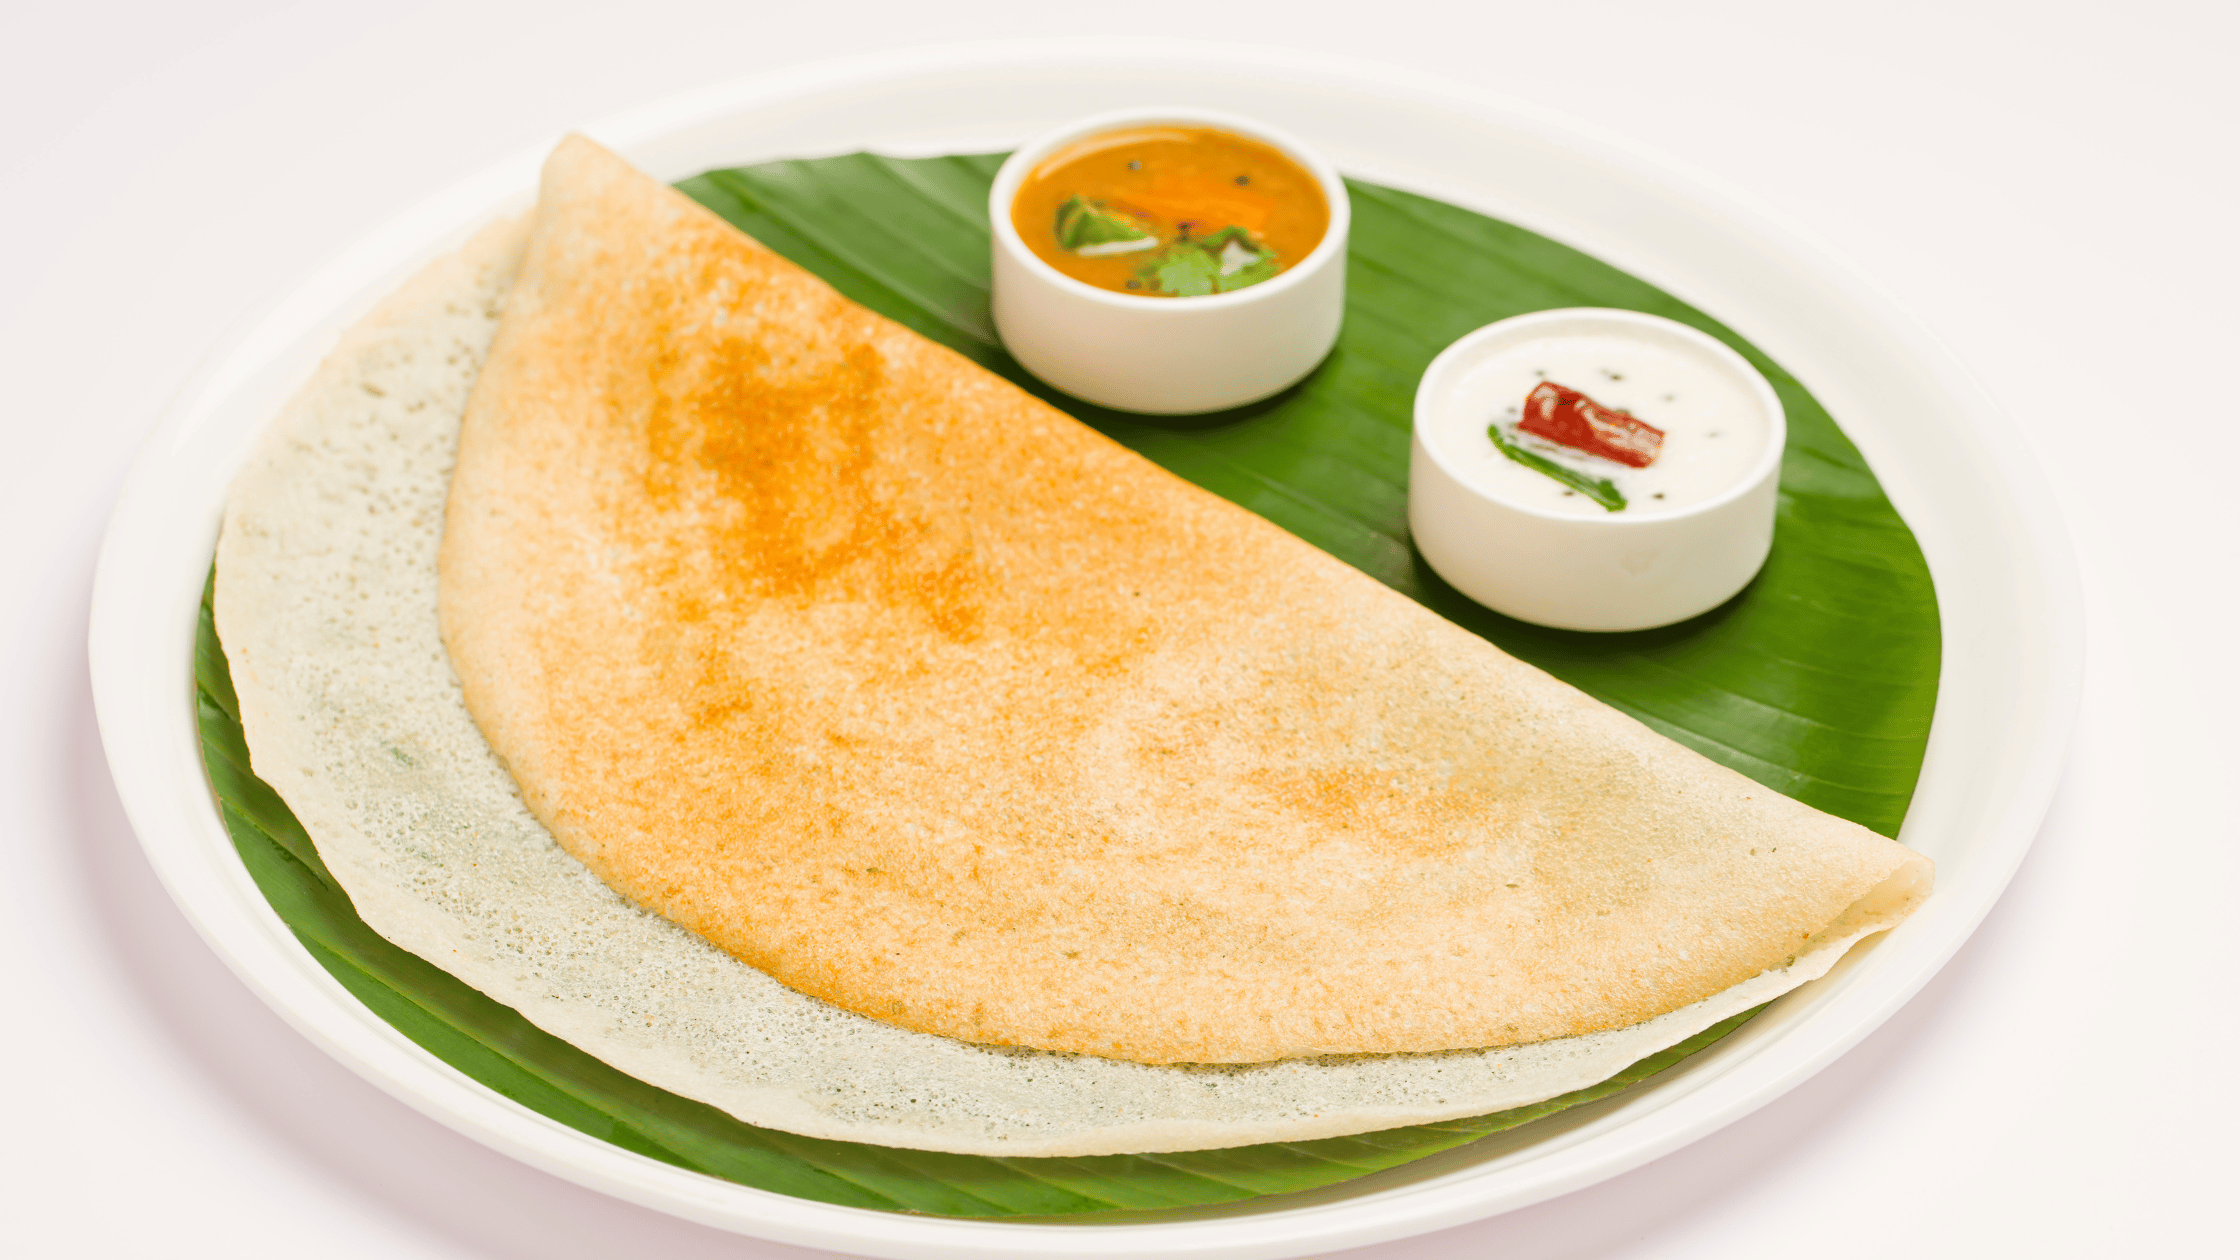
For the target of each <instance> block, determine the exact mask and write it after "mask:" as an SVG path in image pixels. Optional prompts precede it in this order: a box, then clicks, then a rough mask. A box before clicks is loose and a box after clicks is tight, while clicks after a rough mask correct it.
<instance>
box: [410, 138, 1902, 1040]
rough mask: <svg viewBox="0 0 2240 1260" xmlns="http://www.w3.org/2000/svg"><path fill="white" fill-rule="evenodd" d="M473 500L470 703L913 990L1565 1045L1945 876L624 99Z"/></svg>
mask: <svg viewBox="0 0 2240 1260" xmlns="http://www.w3.org/2000/svg"><path fill="white" fill-rule="evenodd" d="M444 528H445V533H444V540H443V548H442V553H441V568H440V573H441V616H442V626H443V634H444V640H445V643H446V645H447V647H448V649H449V652H450V656H451V660H452V662H453V664H454V666H455V667H456V668H457V670H458V673H459V676H460V679H461V681H462V683H463V684H464V688H465V698H466V703H467V707H468V709H469V710H470V711H471V712H472V714H473V716H474V718H475V720H476V722H477V724H478V725H479V726H480V728H481V730H482V732H483V734H484V735H485V736H486V737H487V738H488V740H489V742H490V744H491V746H492V748H493V749H494V750H495V751H496V753H497V754H498V756H499V757H500V758H502V759H503V760H504V762H505V764H506V765H507V766H508V767H509V768H510V769H511V771H512V774H513V776H514V778H515V780H516V781H517V782H518V784H519V785H520V788H521V791H522V793H523V796H524V799H525V800H526V801H527V803H528V805H529V807H530V808H531V809H532V810H533V811H534V812H535V814H536V815H537V817H538V818H539V819H541V820H542V821H543V822H544V823H545V825H546V826H547V827H549V828H550V830H551V832H552V834H553V835H554V836H555V837H556V838H557V839H558V840H559V841H560V843H561V844H562V845H563V846H565V847H566V848H567V849H568V851H569V852H571V853H573V854H575V855H576V856H577V857H578V858H580V859H581V860H582V861H583V862H584V863H585V864H586V865H588V866H589V867H590V868H591V869H592V870H593V871H595V872H597V873H598V874H599V876H600V877H601V878H603V879H604V880H606V881H607V882H608V883H609V884H610V885H611V886H613V887H614V888H615V889H617V890H618V891H620V892H621V893H623V894H624V895H625V896H627V897H629V898H630V899H632V900H634V901H636V902H638V903H639V904H641V905H644V906H647V907H650V908H652V909H654V910H657V911H658V912H659V913H661V914H663V915H665V916H667V917H668V918H670V919H672V920H674V921H676V922H678V923H680V924H683V925H685V926H686V927H689V928H690V929H692V930H693V931H695V932H697V933H699V934H701V935H702V936H704V937H706V938H707V939H708V940H710V941H712V942H714V943H715V944H717V945H719V946H721V947H722V948H723V949H725V950H727V951H729V952H730V953H732V954H733V955H735V956H736V957H738V958H740V959H741V960H743V961H745V962H747V963H749V964H751V965H752V966H754V967H756V968H758V969H760V970H762V971H765V972H767V973H768V974H770V975H772V976H774V977H775V978H777V979H778V980H779V981H781V982H783V983H785V984H787V985H790V986H792V987H794V988H796V989H799V990H801V991H803V992H805V993H809V994H813V995H815V996H817V997H820V998H823V999H825V1000H827V1001H830V1002H832V1003H834V1004H837V1005H839V1006H842V1007H845V1008H847V1009H850V1010H854V1011H858V1012H861V1013H864V1014H866V1015H870V1016H873V1017H875V1018H878V1019H882V1020H886V1021H889V1022H891V1023H894V1024H898V1025H900V1026H902V1027H905V1028H910V1029H915V1030H919V1031H924V1032H931V1033H937V1034H940V1035H943V1036H948V1037H953V1038H958V1039H962V1040H966V1041H973V1042H981V1043H991V1044H998V1045H1021V1046H1032V1047H1039V1048H1044V1049H1052V1050H1065V1051H1077V1052H1083V1053H1088V1054H1094V1055H1099V1056H1105V1057H1112V1058H1121V1059H1131V1060H1136V1061H1139V1062H1147V1063H1164V1062H1209V1063H1215V1062H1225V1063H1233V1062H1259V1061H1266V1060H1272V1059H1281V1058H1286V1057H1292V1056H1301V1055H1315V1054H1330V1053H1360V1052H1393V1051H1430V1050H1444V1049H1450V1048H1457V1047H1487V1046H1502V1045H1511V1044H1516V1043H1522V1042H1535V1041H1541V1040H1545V1039H1549V1038H1556V1037H1566V1036H1575V1035H1579V1034H1584V1033H1592V1032H1597V1031H1601V1030H1606V1029H1614V1028H1620V1027H1624V1026H1627V1025H1632V1024H1637V1023H1640V1022H1642V1021H1644V1020H1647V1019H1650V1018H1652V1017H1654V1016H1657V1015H1660V1014H1662V1013H1665V1012H1668V1011H1672V1010H1676V1009H1678V1008H1681V1007H1684V1006H1687V1005H1689V1004H1691V1003H1694V1002H1696V1001H1698V1000H1700V999H1703V998H1706V997H1708V996H1710V995H1712V994H1714V993H1717V992H1719V991H1721V990H1723V989H1727V988H1729V987H1730V986H1733V985H1735V984H1737V983H1739V982H1741V981H1743V980H1746V979H1748V978H1750V977H1752V976H1754V975H1757V974H1759V973H1761V972H1764V971H1767V970H1769V969H1775V968H1779V967H1781V966H1782V965H1784V964H1785V963H1786V962H1787V961H1788V960H1790V959H1791V958H1793V957H1794V956H1795V955H1796V954H1797V953H1798V951H1799V949H1800V947H1802V946H1804V945H1806V944H1807V943H1808V942H1810V941H1811V940H1812V939H1813V938H1814V937H1815V936H1816V935H1818V934H1819V933H1821V932H1822V931H1824V930H1826V929H1827V928H1829V927H1830V926H1831V925H1832V924H1834V923H1835V922H1836V921H1837V920H1838V919H1839V917H1840V916H1842V915H1843V914H1844V912H1845V911H1846V910H1847V909H1849V908H1851V907H1852V906H1854V905H1855V904H1856V903H1859V902H1860V901H1861V900H1862V898H1865V897H1867V896H1868V894H1869V893H1870V892H1872V891H1873V890H1875V889H1876V888H1877V887H1878V886H1881V885H1884V884H1885V883H1886V881H1891V880H1893V879H1897V880H1898V881H1899V882H1901V883H1903V884H1905V885H1907V886H1908V887H1925V884H1926V879H1925V866H1926V863H1925V861H1924V860H1923V859H1921V858H1920V857H1919V856H1918V855H1915V854H1913V853H1912V852H1911V851H1910V850H1907V849H1905V848H1903V847H1902V846H1899V845H1897V844H1894V843H1892V842H1891V841H1888V840H1886V839H1884V838H1882V837H1880V836H1876V835H1874V834H1873V833H1871V832H1868V831H1866V830H1865V829H1863V828H1860V827H1857V826H1855V825H1853V824H1850V823H1847V822H1844V821H1842V820H1839V819H1835V818H1831V817H1828V816H1826V815H1823V814H1820V813H1818V812H1816V811H1813V810H1811V809H1809V808H1807V807H1805V806H1803V805H1801V804H1798V803H1796V802H1794V801H1791V800H1789V799H1787V798H1785V797H1783V796H1781V795H1779V794H1777V793H1774V792H1772V791H1770V790H1768V789H1765V788H1763V787H1761V786H1759V785H1758V784H1756V783H1753V782H1752V781H1750V780H1748V779H1746V778H1744V777H1742V776H1740V775H1738V774H1735V773H1733V772H1732V771H1729V770H1726V769H1725V768H1723V767H1720V766H1718V765H1716V764H1715V763H1712V762H1710V761H1709V760H1707V759H1705V758H1703V757H1701V756H1699V755H1697V754H1695V753H1693V752H1691V751H1688V750H1686V749H1684V748H1681V747H1680V746H1679V745H1677V744H1674V743H1672V742H1671V741H1669V740H1667V739H1665V738H1663V737H1662V736H1659V735H1657V734H1655V733H1654V732H1651V731H1649V730H1648V729H1647V728H1645V727H1643V726H1641V725H1640V724H1639V723H1637V722H1635V721H1633V720H1632V719H1630V718H1627V717H1625V716H1623V715H1621V714H1619V713H1617V712H1616V711H1614V710H1612V709H1610V708H1608V707H1607V706H1605V705H1602V704H1600V703H1599V702H1597V701H1595V700H1593V699H1592V698H1590V697H1587V696H1585V695H1584V694H1582V693H1580V692H1578V691H1576V690H1574V689H1573V688H1570V687H1568V686H1566V685H1564V684H1562V683H1560V682H1558V681H1556V680H1555V679H1552V678H1550V677H1548V676H1547V675H1545V674H1543V673H1541V672H1540V671H1538V670H1535V669H1533V668H1531V667H1529V666H1526V665H1524V664H1522V663H1520V662H1518V661H1516V660H1514V659H1512V658H1510V657H1508V656H1506V655H1505V654H1503V653H1501V652H1500V651H1498V650H1497V649H1495V648H1493V647H1492V646H1490V645H1488V644H1486V643H1485V642H1483V641H1482V640H1479V639H1477V638H1476V637H1475V636H1472V635H1470V634H1468V633H1466V632H1464V631H1462V630H1460V629H1459V628H1457V627H1455V626H1453V625H1451V624H1450V623H1447V622H1445V621H1444V620H1442V619H1440V618H1438V617H1437V616H1435V615H1433V614H1432V613H1430V612H1428V611H1426V610H1424V609H1423V608H1421V607H1420V606H1418V605H1416V604H1414V603H1413V602H1412V601H1409V600H1407V599H1405V598H1403V597H1401V596H1399V595H1397V594H1395V593H1393V592H1391V591H1389V590H1387V589H1386V588H1384V587H1382V586H1380V585H1379V584H1377V583H1376V582H1374V581H1372V580H1371V579H1369V578H1367V577H1365V576H1364V575H1362V574H1360V573H1358V572H1356V571H1354V570H1352V569H1350V568H1348V567H1347V566H1345V565H1343V564H1341V563H1339V562H1337V561H1336V560H1334V559H1332V558H1330V557H1328V556H1326V555H1324V554H1323V553H1321V552H1319V551H1317V550H1315V549H1314V548H1312V547H1310V546H1308V545H1307V544H1305V543H1303V542H1301V541H1299V540H1297V539H1295V538H1293V537H1292V536H1290V535H1288V534H1286V533H1284V532H1283V531H1281V530H1280V529H1277V528H1276V527H1274V526H1272V525H1270V524H1268V523H1267V522H1265V521H1263V520H1261V519H1260V518H1258V517H1256V516H1253V515H1252V514H1250V513H1248V512H1246V511H1244V510H1242V509H1240V508H1237V507H1235V506H1233V505H1231V504H1228V503H1226V502H1224V501H1222V500H1220V499H1218V498H1216V497H1215V496H1212V495H1210V494H1207V493H1205V492H1204V491H1201V490H1199V489H1197V488H1195V487H1192V486H1190V485H1188V484H1187V483H1184V482H1182V481H1180V480H1179V479H1177V478H1175V477H1173V476H1171V475H1170V474H1168V473H1166V472H1164V471H1163V470H1161V469H1159V468H1157V467H1156V466H1154V465H1152V464H1150V463H1148V462H1146V461H1144V460H1143V459H1141V458H1140V457H1138V456H1136V455H1134V454H1132V453H1130V452H1128V451H1127V450H1125V449H1124V448H1121V447H1119V446H1118V445H1116V444H1114V443H1112V442H1110V441H1109V440H1107V439H1105V438H1104V437H1102V436H1100V435H1098V434H1096V433H1095V432H1094V431H1092V430H1090V429H1088V428H1087V427H1085V426H1083V425H1081V424H1080V423H1079V422H1077V421H1075V420H1073V419H1072V418H1071V417H1068V416H1066V415H1064V414H1063V413H1061V412H1059V411H1057V410H1055V409H1053V408H1050V407H1048V406H1047V405H1045V404H1043V403H1041V402H1039V401H1038V400H1036V399H1034V398H1033V397H1031V396H1029V395H1028V394H1026V393H1024V392H1022V391H1020V390H1018V389H1017V388H1015V387H1013V386H1012V385H1010V384H1009V383H1007V382H1005V381H1003V380H1001V379H1000V378H998V377H996V376H994V375H993V374H991V373H988V372H986V371H985V370H983V369H981V368H979V367H978V366H977V365H974V364H972V363H971V362H969V361H968V360H965V359H963V358H962V357H960V356H958V355H956V354H954V353H952V352H950V351H948V350H947V349H945V348H942V347H940V346H937V345H935V344H933V343H931V342H929V341H927V340H925V339H923V338H921V337H919V336H918V335H916V334H915V333H912V332H910V331H909V330H907V329H904V328H902V327H900V326H899V325H896V324H894V323H892V322H890V321H887V320H884V319H881V318H879V317H878V316H876V315H873V314H872V313H870V312H868V311H866V310H864V309H862V308H861V307H858V306H856V305H854V304H852V303H850V302H848V301H846V300H845V299H843V298H841V297H840V296H839V295H837V294H836V293H834V292H833V291H832V290H831V289H829V288H828V287H827V286H825V285H824V284H823V283H822V282H820V281H818V280H817V279H815V278H814V277H812V276H809V275H808V274H807V273H805V272H802V271H801V270H799V269H798V268H796V267H794V266H793V265H792V264H790V263H788V262H786V261H785V260H783V259H781V258H779V257H778V256H777V255H775V254H773V253H772V252H770V251H768V250H766V249H764V248H762V247H761V246H759V245H758V244H756V243H755V242H753V241H752V240H750V239H748V238H747V237H745V236H744V235H742V234H741V233H739V232H738V231H737V230H735V229H733V228H732V227H730V226H729V225H728V224H725V223H723V222H722V221H721V220H720V219H718V218H716V217H715V216H713V215H711V214H709V213H708V212H707V211H705V210H703V209H701V208H700V207H698V206H697V205H695V204H693V203H692V202H691V201H690V200H688V199H686V198H685V197H683V196H682V195H680V194H678V193H676V192H674V191H673V190H670V189H668V188H666V187H664V186H662V185H660V184H658V183H656V182H655V181H653V180H651V179H649V178H647V177H645V176H644V175H642V174H640V173H639V172H637V171H635V170H633V169H632V168H630V167H629V166H628V165H626V164H624V163H622V162H621V161H620V160H618V159H616V158H614V157H613V156H612V155H610V154H608V153H606V152H604V151H603V150H601V149H599V148H598V147H597V146H595V145H593V144H591V143H590V142H588V141H584V140H580V139H577V140H571V141H569V142H567V143H565V144H563V145H562V146H561V148H560V149H559V150H558V151H557V152H556V153H555V154H554V155H553V157H552V159H551V161H550V162H549V163H548V165H547V168H546V173H545V177H544V182H543V186H542V191H541V200H540V203H539V208H538V211H537V215H536V221H535V224H534V228H533V231H532V233H531V238H530V241H529V245H528V251H527V256H526V259H525V261H524V263H523V267H522V273H521V276H520V279H519V281H518V282H517V284H516V286H515V288H514V290H513V293H512V295H511V297H510V298H509V300H508V306H507V309H506V313H505V316H504V318H503V320H502V322H501V323H500V326H499V329H498V332H497V336H496V341H495V343H494V345H493V347H492V350H491V354H490V358H489V360H488V362H487V363H486V364H485V365H484V368H483V371H482V374H481V376H480V378H479V380H478V381H477V382H476V385H475V388H474V392H473V395H472V397H471V399H470V402H469V405H468V409H467V413H466V418H465V427H464V430H463V433H462V436H461V442H460V449H459V458H458V466H457V470H456V472H455V474H454V477H453V481H452V485H451V493H450V499H449V504H448V509H447V513H446V517H445V527H444ZM1910 905H1911V898H1910V897H1907V898H1898V899H1894V901H1893V903H1892V908H1891V909H1890V913H1892V914H1894V915H1895V914H1902V913H1903V912H1904V911H1905V910H1906V909H1910Z"/></svg>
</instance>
